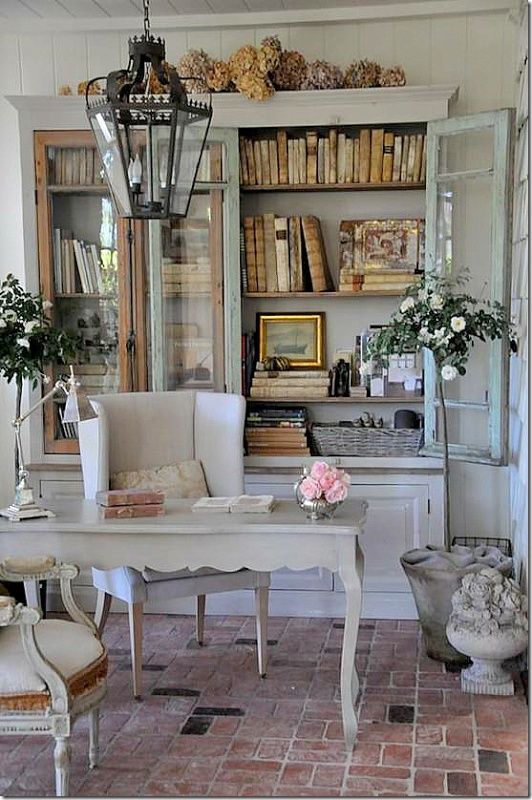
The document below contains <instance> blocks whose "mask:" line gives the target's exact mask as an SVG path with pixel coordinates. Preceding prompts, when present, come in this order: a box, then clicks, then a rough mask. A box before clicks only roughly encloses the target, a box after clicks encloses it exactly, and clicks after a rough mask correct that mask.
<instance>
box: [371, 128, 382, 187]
mask: <svg viewBox="0 0 532 800" xmlns="http://www.w3.org/2000/svg"><path fill="white" fill-rule="evenodd" d="M383 149H384V131H383V130H382V128H373V130H372V131H371V167H370V173H369V182H370V183H380V182H381V180H382V159H383V155H384V153H383Z"/></svg>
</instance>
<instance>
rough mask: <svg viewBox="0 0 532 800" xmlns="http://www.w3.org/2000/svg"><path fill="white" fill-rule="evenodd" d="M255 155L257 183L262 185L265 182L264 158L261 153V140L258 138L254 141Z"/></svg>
mask: <svg viewBox="0 0 532 800" xmlns="http://www.w3.org/2000/svg"><path fill="white" fill-rule="evenodd" d="M253 157H254V159H255V176H256V183H257V186H262V185H263V184H264V180H263V175H262V159H261V153H260V142H259V141H258V140H257V139H255V141H254V142H253Z"/></svg>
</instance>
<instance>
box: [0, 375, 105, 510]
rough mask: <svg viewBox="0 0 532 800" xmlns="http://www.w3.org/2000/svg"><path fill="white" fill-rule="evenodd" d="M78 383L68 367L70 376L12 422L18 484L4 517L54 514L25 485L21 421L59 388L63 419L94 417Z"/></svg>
mask: <svg viewBox="0 0 532 800" xmlns="http://www.w3.org/2000/svg"><path fill="white" fill-rule="evenodd" d="M80 386H81V384H80V382H79V381H78V379H77V378H76V376H75V375H74V368H73V367H70V377H69V378H68V379H67V380H66V381H64V380H61V379H59V380H58V381H56V382H55V384H54V386H53V388H52V389H50V391H49V392H47V393H46V394H45V395H43V397H41V399H40V400H38V401H37V403H35V405H33V406H32V407H31V408H30V409H28V411H26V413H25V414H22V415H21V416H20V417H17V418H16V419H14V420H13V422H12V423H11V424H12V425H13V428H14V430H15V442H16V448H17V452H18V458H19V469H18V483H17V485H16V487H15V498H14V500H13V502H12V503H11V505H10V506H8V507H7V508H2V509H0V515H1V516H3V517H7V518H8V519H9V520H10V521H11V522H20V521H21V520H24V519H35V518H36V517H55V514H54V513H53V512H52V511H48V509H46V508H41V506H39V505H37V503H36V502H35V499H34V497H33V489H32V488H31V486H29V485H28V482H27V477H28V473H27V470H26V467H25V466H24V456H23V453H22V442H21V438H20V428H21V425H22V423H23V422H24V420H26V419H27V418H28V417H29V416H30V415H31V414H33V412H34V411H36V410H37V409H38V408H39V407H40V406H42V405H43V404H44V403H46V401H47V400H49V399H50V398H51V397H53V396H54V394H55V393H56V392H58V391H60V390H61V391H63V392H64V393H65V394H66V396H67V400H66V404H65V410H64V412H63V422H83V420H86V419H94V418H95V417H97V416H98V415H97V414H96V412H95V411H94V409H93V407H92V405H91V403H90V400H89V399H88V397H87V396H86V395H85V393H84V392H83V391H80Z"/></svg>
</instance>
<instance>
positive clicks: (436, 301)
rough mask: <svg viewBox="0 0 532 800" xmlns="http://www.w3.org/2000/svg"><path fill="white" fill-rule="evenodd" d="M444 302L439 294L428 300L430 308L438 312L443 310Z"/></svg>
mask: <svg viewBox="0 0 532 800" xmlns="http://www.w3.org/2000/svg"><path fill="white" fill-rule="evenodd" d="M443 304H444V300H443V297H442V296H441V294H433V295H432V297H431V298H430V307H431V308H433V309H434V311H439V310H440V309H441V308H443Z"/></svg>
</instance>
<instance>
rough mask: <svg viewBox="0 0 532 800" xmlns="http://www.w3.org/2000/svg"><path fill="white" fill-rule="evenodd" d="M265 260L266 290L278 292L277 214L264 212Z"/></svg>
mask: <svg viewBox="0 0 532 800" xmlns="http://www.w3.org/2000/svg"><path fill="white" fill-rule="evenodd" d="M262 219H263V225H264V261H265V265H266V291H267V292H277V291H278V285H277V258H276V254H275V214H263V217H262Z"/></svg>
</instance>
